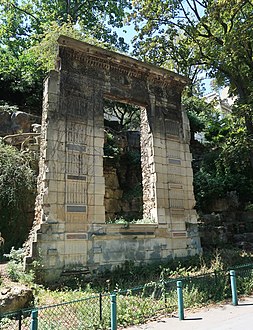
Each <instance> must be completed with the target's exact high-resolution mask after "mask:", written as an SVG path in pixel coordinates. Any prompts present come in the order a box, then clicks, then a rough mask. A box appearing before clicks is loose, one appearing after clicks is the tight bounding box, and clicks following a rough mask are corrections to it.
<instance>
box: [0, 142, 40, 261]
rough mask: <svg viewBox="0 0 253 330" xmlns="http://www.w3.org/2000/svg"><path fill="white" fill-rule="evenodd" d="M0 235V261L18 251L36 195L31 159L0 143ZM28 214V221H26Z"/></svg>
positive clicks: (34, 173) (31, 156) (27, 226)
mask: <svg viewBox="0 0 253 330" xmlns="http://www.w3.org/2000/svg"><path fill="white" fill-rule="evenodd" d="M0 155H1V157H0V214H1V220H0V232H1V235H2V237H3V238H4V240H5V244H4V245H3V246H2V247H0V249H1V253H0V256H1V257H0V258H2V255H3V253H4V252H8V251H10V249H11V247H12V246H14V247H15V248H19V247H21V246H22V244H23V243H24V241H25V239H26V238H27V236H28V233H29V228H30V227H31V223H32V221H33V209H34V203H35V194H36V170H35V167H34V162H35V159H34V155H33V154H32V153H29V152H26V153H22V152H20V151H18V150H17V149H16V148H15V147H12V146H7V145H5V144H3V143H2V142H0ZM29 211H30V212H31V213H30V215H31V216H30V217H29Z"/></svg>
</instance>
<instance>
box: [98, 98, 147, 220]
mask: <svg viewBox="0 0 253 330" xmlns="http://www.w3.org/2000/svg"><path fill="white" fill-rule="evenodd" d="M144 110H145V109H144ZM141 111H143V109H142V108H141V107H140V106H136V105H133V104H128V103H121V102H119V101H115V100H109V99H104V161H103V170H104V177H105V197H104V205H105V219H106V223H130V222H132V223H143V186H142V165H141V144H140V139H141V129H140V125H141Z"/></svg>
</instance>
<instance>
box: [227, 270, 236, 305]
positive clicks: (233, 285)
mask: <svg viewBox="0 0 253 330" xmlns="http://www.w3.org/2000/svg"><path fill="white" fill-rule="evenodd" d="M229 273H230V283H231V289H232V303H233V305H234V306H237V305H238V298H237V290H236V274H235V271H234V270H230V272H229Z"/></svg>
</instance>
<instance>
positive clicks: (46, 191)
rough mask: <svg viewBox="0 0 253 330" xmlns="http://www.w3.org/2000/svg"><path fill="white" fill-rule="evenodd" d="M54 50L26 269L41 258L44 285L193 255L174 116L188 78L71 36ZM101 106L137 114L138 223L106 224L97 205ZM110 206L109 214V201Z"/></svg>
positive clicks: (180, 121)
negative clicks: (72, 275)
mask: <svg viewBox="0 0 253 330" xmlns="http://www.w3.org/2000/svg"><path fill="white" fill-rule="evenodd" d="M58 44H59V53H58V57H57V68H56V70H55V71H52V72H50V74H49V77H48V78H47V80H46V81H45V88H44V105H43V115H42V130H41V146H40V163H39V177H38V197H37V201H36V209H35V221H34V226H33V229H32V232H31V235H30V240H29V242H28V243H29V256H27V257H26V264H27V265H29V262H31V261H32V260H34V259H36V258H40V260H41V262H42V264H43V268H42V273H43V278H44V280H45V281H48V282H50V281H54V280H55V279H57V278H59V277H60V276H61V275H62V274H64V273H67V272H68V271H73V270H74V269H75V270H78V269H79V270H80V271H81V270H83V269H86V270H88V271H90V272H93V271H98V272H99V271H102V270H103V269H106V268H107V269H112V268H113V267H114V266H116V265H121V264H123V263H124V262H125V261H133V262H135V263H136V264H141V263H148V262H155V261H166V260H167V259H170V258H174V257H187V256H191V255H195V254H198V253H200V251H201V247H200V240H199V236H198V230H197V217H196V212H195V210H194V209H193V208H194V205H195V199H194V195H193V186H192V181H193V176H192V168H191V154H190V151H189V137H190V132H189V123H188V119H187V117H186V115H185V113H184V111H183V110H182V108H181V92H182V90H183V88H184V86H185V85H186V84H187V80H186V78H184V77H182V76H180V75H177V74H175V73H173V72H170V71H167V70H164V69H161V68H158V67H156V66H153V65H150V64H147V63H142V62H140V61H137V60H135V59H133V58H130V57H127V56H125V55H121V54H118V53H115V52H111V51H108V50H105V49H102V48H99V47H96V46H92V45H89V44H87V43H83V42H80V41H77V40H74V39H71V38H69V37H65V36H61V37H60V38H59V40H58ZM106 100H110V101H113V102H114V101H115V102H121V103H122V104H131V105H134V106H136V109H139V110H136V111H140V150H141V177H142V180H141V181H142V182H141V186H142V191H143V192H142V216H143V219H144V220H143V222H144V223H141V221H138V222H135V223H131V222H130V223H113V222H112V223H110V221H109V222H108V221H106V213H107V211H108V210H106V206H105V204H106V205H107V204H108V200H107V203H105V199H106V198H107V199H108V198H109V202H110V196H112V193H107V192H106V189H107V184H106V180H107V179H106V175H107V174H106V173H107V172H108V171H105V168H104V162H105V155H104V143H105V132H104V131H105V115H104V104H105V102H106ZM111 162H113V157H112V159H111ZM117 189H119V188H117ZM112 190H113V188H110V191H112ZM108 196H109V197H108ZM111 198H113V197H111ZM118 202H119V203H120V201H119V200H118ZM109 204H110V203H109ZM113 205H114V206H113ZM110 207H111V208H113V207H115V208H117V200H116V202H115V200H114V202H113V203H111V206H110ZM117 212H118V210H116V211H115V214H117ZM112 213H113V210H112V209H110V214H112Z"/></svg>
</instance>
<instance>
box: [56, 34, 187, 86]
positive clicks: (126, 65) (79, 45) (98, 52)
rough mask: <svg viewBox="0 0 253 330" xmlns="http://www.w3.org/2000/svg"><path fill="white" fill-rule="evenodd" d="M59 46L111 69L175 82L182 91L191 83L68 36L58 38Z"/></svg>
mask: <svg viewBox="0 0 253 330" xmlns="http://www.w3.org/2000/svg"><path fill="white" fill-rule="evenodd" d="M58 44H59V47H67V48H71V49H73V50H75V51H78V52H83V53H85V54H88V56H90V57H92V58H93V60H98V61H99V60H102V61H103V63H104V64H107V65H108V66H109V67H110V66H113V67H114V66H116V67H118V68H123V69H127V70H128V72H131V71H132V72H133V73H135V74H136V73H142V74H145V75H148V76H149V77H150V78H151V79H152V78H155V79H158V80H160V81H161V83H162V82H163V83H165V82H167V83H171V82H173V81H174V82H177V83H178V84H180V85H181V88H182V89H183V88H184V86H185V85H186V84H188V83H189V79H187V78H186V77H184V76H181V75H179V74H177V73H175V72H172V71H169V70H166V69H163V68H159V67H157V66H155V65H152V64H149V63H144V62H141V61H138V60H136V59H134V58H131V57H129V56H126V55H123V54H120V53H115V52H112V51H109V50H107V49H103V48H100V47H97V46H94V45H91V44H88V43H86V42H83V41H79V40H75V39H73V38H70V37H67V36H63V35H61V36H60V37H59V38H58Z"/></svg>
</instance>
